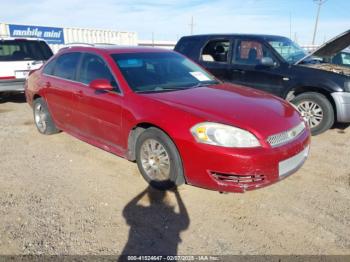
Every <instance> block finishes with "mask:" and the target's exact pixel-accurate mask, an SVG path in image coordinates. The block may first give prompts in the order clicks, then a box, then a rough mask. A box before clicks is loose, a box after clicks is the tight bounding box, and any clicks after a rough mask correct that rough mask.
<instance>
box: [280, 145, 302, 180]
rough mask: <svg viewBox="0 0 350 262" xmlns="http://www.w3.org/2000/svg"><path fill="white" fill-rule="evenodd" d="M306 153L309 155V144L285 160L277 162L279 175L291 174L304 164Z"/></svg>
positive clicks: (281, 176)
mask: <svg viewBox="0 0 350 262" xmlns="http://www.w3.org/2000/svg"><path fill="white" fill-rule="evenodd" d="M308 155H309V146H307V147H306V148H305V149H304V150H303V151H301V152H299V153H298V154H296V155H295V156H292V157H290V158H288V159H286V160H283V161H281V162H279V164H278V173H279V177H280V178H283V177H285V176H288V175H291V174H293V173H294V172H296V171H297V170H298V169H299V168H300V167H301V166H302V165H303V164H304V162H305V160H306V158H307V156H308Z"/></svg>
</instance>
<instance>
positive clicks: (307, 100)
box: [291, 92, 334, 135]
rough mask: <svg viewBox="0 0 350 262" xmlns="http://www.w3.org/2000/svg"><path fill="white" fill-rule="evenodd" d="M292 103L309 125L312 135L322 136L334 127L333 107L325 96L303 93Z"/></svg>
mask: <svg viewBox="0 0 350 262" xmlns="http://www.w3.org/2000/svg"><path fill="white" fill-rule="evenodd" d="M291 102H292V103H293V104H294V105H295V106H296V108H297V109H298V111H299V112H300V114H301V115H302V117H303V118H304V119H305V121H306V122H307V123H308V125H309V127H310V129H311V134H312V135H318V134H321V133H323V132H325V131H327V130H328V129H329V128H331V127H332V126H333V124H334V110H333V106H332V104H331V103H330V102H329V100H328V99H327V98H326V97H325V96H324V95H322V94H320V93H316V92H307V93H302V94H300V95H298V96H296V97H295V98H294V99H293V100H292V101H291Z"/></svg>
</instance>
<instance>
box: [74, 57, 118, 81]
mask: <svg viewBox="0 0 350 262" xmlns="http://www.w3.org/2000/svg"><path fill="white" fill-rule="evenodd" d="M95 79H106V80H108V81H110V83H111V85H112V86H114V87H115V88H117V83H116V81H115V79H114V76H113V75H112V73H111V71H110V70H109V68H108V66H107V64H106V62H105V61H104V60H103V59H102V58H101V57H99V56H98V55H94V54H89V53H86V54H85V55H84V57H83V61H82V63H81V67H80V74H79V82H82V83H84V84H86V85H88V84H89V83H90V82H91V81H93V80H95Z"/></svg>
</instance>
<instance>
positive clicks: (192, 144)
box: [26, 47, 310, 192]
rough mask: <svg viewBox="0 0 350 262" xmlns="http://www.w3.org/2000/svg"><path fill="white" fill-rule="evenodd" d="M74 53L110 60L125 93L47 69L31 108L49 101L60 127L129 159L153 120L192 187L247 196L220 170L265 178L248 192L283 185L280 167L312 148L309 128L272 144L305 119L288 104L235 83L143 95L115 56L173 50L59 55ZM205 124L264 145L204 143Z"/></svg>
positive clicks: (35, 80)
mask: <svg viewBox="0 0 350 262" xmlns="http://www.w3.org/2000/svg"><path fill="white" fill-rule="evenodd" d="M71 51H80V52H90V53H91V52H92V53H96V54H99V55H100V56H101V57H103V58H104V60H105V61H106V62H107V63H108V65H109V67H110V69H111V70H112V71H113V73H114V75H115V76H116V77H117V80H118V83H119V88H120V89H121V91H122V93H121V94H119V93H116V92H110V91H106V92H99V91H98V92H96V90H95V89H93V88H89V86H87V85H84V84H81V83H77V82H73V81H67V80H62V79H59V78H56V77H51V76H47V75H44V74H43V73H42V69H40V70H37V71H36V72H34V73H33V74H31V75H30V77H29V79H28V81H27V83H26V96H27V101H28V103H29V104H32V101H33V97H34V96H35V95H39V96H41V97H43V98H44V99H45V100H46V102H47V104H48V107H49V110H50V113H51V115H52V117H53V119H54V121H55V123H56V125H57V127H58V128H60V129H62V130H64V131H66V132H67V133H70V134H72V135H74V136H76V137H78V138H79V139H81V140H84V141H86V142H88V143H90V144H93V145H95V146H98V147H100V148H102V149H104V150H107V151H109V152H112V153H114V154H117V155H119V156H122V157H126V156H127V151H128V137H129V134H130V131H131V130H132V129H133V128H134V127H136V126H137V125H139V124H143V123H147V124H150V125H153V126H156V127H158V128H160V129H162V130H163V131H164V132H166V133H167V134H168V135H169V137H170V138H171V139H172V140H173V141H174V143H175V145H176V146H177V148H178V151H179V153H180V155H181V158H182V162H183V168H184V173H185V176H186V181H187V183H188V184H192V185H195V186H200V187H203V188H208V189H213V190H219V191H231V192H243V191H244V190H243V189H242V187H239V186H238V185H237V183H233V182H228V181H225V180H220V179H218V177H220V176H215V174H213V173H219V174H232V175H236V176H245V179H249V177H248V178H247V175H248V176H251V175H255V176H257V177H260V176H263V177H264V180H263V181H260V182H252V183H250V184H249V186H248V188H246V190H250V189H255V188H257V187H262V186H266V185H269V184H272V183H274V182H277V181H279V178H278V163H279V162H280V161H282V160H285V159H287V158H290V157H292V156H294V155H295V154H297V153H299V152H300V151H302V150H303V149H304V148H305V147H307V146H308V145H309V143H310V133H309V130H306V131H305V132H304V133H303V134H302V135H300V136H299V137H298V138H296V139H295V140H293V141H292V142H290V143H288V144H286V145H283V146H279V147H276V148H272V147H271V146H270V145H269V144H268V143H267V142H266V139H267V137H268V136H270V135H273V134H276V133H280V132H283V131H286V130H288V129H290V128H292V127H294V126H296V125H297V124H298V123H300V121H301V118H300V115H299V113H298V112H297V111H296V110H295V109H294V108H293V107H292V106H291V105H290V104H289V103H287V102H285V101H284V100H281V99H278V98H276V97H274V96H272V95H269V94H266V93H263V92H260V91H256V90H253V89H250V88H243V87H239V86H234V85H232V84H222V85H216V86H210V87H200V88H194V89H188V90H183V91H174V92H164V93H153V94H137V93H134V92H133V91H132V90H131V89H130V87H129V86H128V84H127V82H126V81H125V79H124V78H123V76H122V74H121V72H120V71H119V69H118V67H117V66H116V64H115V63H114V61H113V60H112V58H111V57H110V54H111V53H128V52H129V53H130V52H169V51H167V50H160V49H149V48H116V49H111V48H110V49H98V48H92V47H73V48H69V49H67V50H64V51H61V52H60V53H59V54H57V55H60V54H62V53H66V52H71ZM57 55H56V56H57ZM98 85H99V86H101V85H103V83H98ZM204 121H212V122H219V123H224V124H228V125H232V126H236V127H239V128H243V129H246V130H249V131H250V132H252V133H253V134H254V135H255V136H256V137H257V138H258V139H259V141H260V144H261V145H262V146H261V147H258V148H248V149H235V148H223V147H218V146H212V145H206V144H200V143H197V142H196V141H195V139H194V137H193V136H192V134H191V133H190V128H191V127H193V126H194V125H195V124H198V123H200V122H204ZM243 178H244V177H242V179H243Z"/></svg>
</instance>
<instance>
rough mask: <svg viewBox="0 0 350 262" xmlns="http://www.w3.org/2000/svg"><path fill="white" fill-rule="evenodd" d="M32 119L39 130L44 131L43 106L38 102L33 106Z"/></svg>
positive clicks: (44, 116)
mask: <svg viewBox="0 0 350 262" xmlns="http://www.w3.org/2000/svg"><path fill="white" fill-rule="evenodd" d="M34 120H35V124H36V126H37V127H38V129H39V131H40V132H42V133H44V132H45V130H46V126H47V124H46V113H45V111H44V109H43V106H42V105H41V104H40V103H38V104H36V105H35V108H34Z"/></svg>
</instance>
